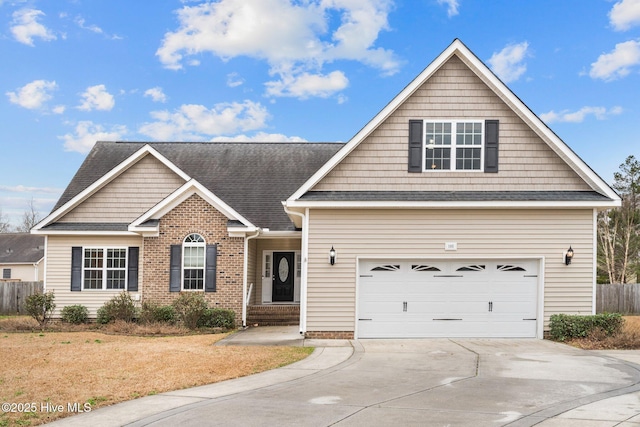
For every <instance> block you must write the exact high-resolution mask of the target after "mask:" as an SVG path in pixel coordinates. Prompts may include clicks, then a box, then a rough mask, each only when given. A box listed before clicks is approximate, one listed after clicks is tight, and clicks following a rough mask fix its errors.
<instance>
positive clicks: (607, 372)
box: [52, 327, 640, 427]
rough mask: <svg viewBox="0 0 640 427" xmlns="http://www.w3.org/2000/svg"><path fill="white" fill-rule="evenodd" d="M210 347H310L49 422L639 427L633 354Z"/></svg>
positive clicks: (325, 345) (340, 344) (263, 333)
mask: <svg viewBox="0 0 640 427" xmlns="http://www.w3.org/2000/svg"><path fill="white" fill-rule="evenodd" d="M219 344H220V345H249V344H251V345H273V344H278V345H297V346H314V347H316V350H315V351H314V353H313V354H312V355H311V356H309V357H308V358H307V359H305V360H302V361H300V362H297V363H295V364H292V365H289V366H286V367H283V368H280V369H276V370H273V371H268V372H263V373H261V374H256V375H252V376H249V377H244V378H239V379H236V380H230V381H225V382H221V383H216V384H211V385H207V386H202V387H196V388H191V389H186V390H179V391H174V392H168V393H162V394H159V395H156V396H148V397H144V398H141V399H136V400H133V401H129V402H124V403H121V404H117V405H113V406H111V407H106V408H101V409H98V410H96V411H92V412H89V413H85V414H81V415H77V416H74V417H70V418H66V419H63V420H60V421H58V422H56V423H52V424H53V425H65V426H87V425H91V426H121V425H130V426H150V425H152V426H174V425H185V426H200V425H231V426H234V425H237V426H245V425H251V426H261V425H265V426H267V425H269V426H272V425H278V426H288V425H291V426H294V425H295V426H300V425H302V426H307V425H308V426H330V425H337V426H360V425H363V426H364V425H367V426H375V425H391V424H398V425H403V426H405V425H430V426H440V425H442V426H445V425H446V426H457V425H459V426H507V425H508V426H533V425H538V426H543V427H555V426H569V427H571V426H581V427H583V426H584V427H591V426H593V427H595V426H598V427H604V426H624V427H631V426H636V427H640V366H639V365H638V363H640V352H638V351H622V352H620V351H598V352H595V351H583V350H579V349H575V348H572V347H569V346H566V345H563V344H558V343H553V342H550V341H542V340H533V339H530V340H526V339H523V340H517V339H505V340H497V339H492V340H488V339H487V340H483V339H424V340H354V341H348V340H342V341H340V340H305V339H303V338H302V337H301V336H300V335H299V334H298V333H297V328H269V327H260V328H254V329H248V330H246V331H241V332H238V333H236V334H233V335H231V336H229V337H228V338H227V339H225V340H223V341H221V342H220V343H219Z"/></svg>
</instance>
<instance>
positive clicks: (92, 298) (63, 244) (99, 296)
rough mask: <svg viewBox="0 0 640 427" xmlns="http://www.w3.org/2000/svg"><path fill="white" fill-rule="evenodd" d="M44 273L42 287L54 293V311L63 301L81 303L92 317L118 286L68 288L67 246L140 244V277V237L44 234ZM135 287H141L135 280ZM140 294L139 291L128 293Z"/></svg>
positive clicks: (69, 277)
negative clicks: (106, 288) (113, 287)
mask: <svg viewBox="0 0 640 427" xmlns="http://www.w3.org/2000/svg"><path fill="white" fill-rule="evenodd" d="M47 241H48V242H47V272H46V273H47V277H46V281H45V287H46V290H47V291H53V292H54V293H55V303H56V306H57V307H56V311H55V313H54V315H55V316H56V317H58V316H59V315H60V310H62V309H63V308H64V307H65V306H67V305H74V304H82V305H84V306H86V307H87V308H88V309H89V317H91V318H95V317H96V311H97V310H98V308H100V307H102V305H103V304H104V303H105V302H107V301H108V300H110V299H111V298H113V297H114V296H116V295H118V294H119V293H120V292H122V291H121V290H109V291H106V290H104V291H103V290H84V289H83V290H82V291H80V292H71V248H72V247H73V246H82V247H104V248H106V247H129V246H137V247H139V248H140V262H139V264H138V269H139V272H138V277H139V279H141V278H142V277H143V274H142V266H143V262H142V260H143V259H144V258H143V247H142V237H137V236H131V237H128V236H123V237H100V236H48V239H47ZM138 291H142V283H141V282H139V283H138ZM134 294H141V292H136V293H132V295H134Z"/></svg>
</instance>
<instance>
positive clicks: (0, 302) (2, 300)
mask: <svg viewBox="0 0 640 427" xmlns="http://www.w3.org/2000/svg"><path fill="white" fill-rule="evenodd" d="M43 289H44V283H43V282H0V314H5V315H6V314H16V313H20V314H24V313H25V310H24V300H25V298H26V297H28V296H29V295H32V294H35V293H36V292H42V291H43Z"/></svg>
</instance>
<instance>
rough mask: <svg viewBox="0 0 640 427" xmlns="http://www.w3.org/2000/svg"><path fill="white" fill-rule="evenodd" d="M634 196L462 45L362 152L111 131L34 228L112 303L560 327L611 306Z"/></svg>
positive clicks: (54, 257)
mask: <svg viewBox="0 0 640 427" xmlns="http://www.w3.org/2000/svg"><path fill="white" fill-rule="evenodd" d="M619 205H620V198H619V196H618V195H617V194H616V193H615V191H613V190H612V189H611V188H610V187H609V186H608V185H607V183H606V182H604V181H603V180H602V179H601V178H600V177H599V176H598V175H597V174H596V173H595V172H594V171H593V170H592V169H590V168H589V166H588V165H586V164H585V163H584V162H583V161H582V160H581V159H580V158H579V157H578V156H577V155H576V154H575V153H574V152H573V151H572V150H571V149H570V148H569V147H568V146H567V145H566V144H565V143H564V142H563V141H561V140H560V139H559V138H558V136H557V135H556V134H554V133H553V132H552V131H551V130H550V129H549V128H548V127H547V126H546V125H545V124H544V123H543V122H542V121H541V120H540V119H539V118H538V117H537V116H536V115H535V114H534V113H533V112H532V111H531V110H529V109H528V108H527V107H526V105H524V104H523V103H522V101H521V100H520V99H519V98H518V97H517V96H516V95H514V94H513V93H512V92H511V91H510V90H509V89H508V88H507V87H506V86H505V85H504V84H503V83H502V82H501V81H500V80H499V79H498V78H497V77H496V76H495V75H494V74H493V73H492V72H491V71H490V70H489V69H488V68H487V67H486V66H485V65H484V64H483V63H482V61H480V60H479V59H478V58H477V57H476V56H475V55H474V54H473V53H472V52H471V51H470V50H469V49H468V48H467V47H466V46H465V45H464V44H463V43H462V42H460V41H459V40H454V41H453V43H452V44H451V45H450V46H449V47H448V48H447V49H446V50H444V51H443V52H442V53H441V54H440V55H439V56H438V57H437V58H436V59H435V61H433V62H432V63H431V64H430V65H429V66H428V67H427V68H426V69H425V70H424V71H422V73H420V75H418V76H417V77H416V78H415V79H414V80H413V81H412V82H411V83H410V84H409V85H408V86H407V87H405V88H404V89H403V90H402V92H400V93H399V94H398V95H397V96H396V97H395V98H394V99H393V100H391V102H390V103H389V104H387V105H386V106H385V107H384V108H383V109H382V111H380V112H379V113H378V114H377V115H376V116H375V117H374V118H373V119H372V120H371V121H370V122H369V123H368V124H366V125H365V126H364V127H363V128H362V130H360V132H358V134H357V135H355V136H354V137H353V138H352V139H351V140H350V141H348V142H347V143H346V144H331V143H329V144H327V143H324V144H320V143H317V144H316V143H303V144H273V143H264V144H254V143H133V142H126V143H125V142H99V143H97V144H96V145H95V147H94V148H93V150H92V151H91V152H90V153H89V155H88V157H87V159H86V160H85V162H84V163H83V165H82V166H81V167H80V169H79V170H78V172H77V174H76V175H75V177H74V178H73V179H72V181H71V183H70V184H69V187H67V189H66V190H65V192H64V194H63V195H62V197H61V199H60V200H59V201H58V204H57V205H56V206H55V208H54V209H53V211H52V213H51V214H50V215H49V216H48V217H46V218H45V219H44V220H43V221H42V222H41V223H40V224H38V225H37V226H36V227H35V228H34V230H33V232H34V233H36V234H40V235H44V236H45V237H46V239H47V255H46V256H47V268H46V273H45V283H46V288H47V290H53V291H55V293H56V302H57V303H58V306H59V307H63V306H64V305H66V304H84V305H86V306H88V307H89V309H90V311H91V313H92V314H94V315H95V311H96V309H97V308H98V307H99V306H100V305H101V304H103V303H104V302H105V301H107V300H108V299H110V298H111V297H113V296H114V295H115V294H117V293H118V292H121V291H122V290H126V291H127V292H130V293H131V294H132V295H133V296H134V298H136V299H141V300H153V301H158V302H161V303H169V302H170V301H172V300H173V299H174V298H175V297H176V296H177V295H178V293H179V292H180V291H185V292H187V291H188V292H192V291H193V292H203V294H204V295H205V298H207V300H208V301H209V302H210V304H212V305H215V306H219V307H226V308H231V309H233V310H235V312H236V313H237V318H238V323H239V324H246V323H247V321H251V310H253V309H256V308H259V309H262V310H264V311H271V312H272V313H273V314H274V315H275V316H278V315H284V313H286V312H287V310H290V309H296V310H298V309H299V315H298V314H296V316H299V322H297V323H299V325H300V332H301V333H303V334H306V336H308V337H325V338H354V337H355V338H373V337H389V338H404V337H538V338H542V336H543V333H544V330H545V328H547V327H548V320H549V317H550V316H551V315H552V314H554V313H570V314H591V313H593V312H594V306H595V301H594V300H595V297H594V290H595V265H596V243H595V241H596V214H597V211H598V210H600V209H607V208H611V207H615V206H619ZM296 313H298V312H297V311H296Z"/></svg>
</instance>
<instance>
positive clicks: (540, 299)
mask: <svg viewBox="0 0 640 427" xmlns="http://www.w3.org/2000/svg"><path fill="white" fill-rule="evenodd" d="M376 260H380V261H386V260H398V261H405V260H412V261H413V260H416V261H420V260H425V261H442V262H452V261H482V260H489V261H499V260H520V261H534V262H536V265H537V267H538V269H539V270H538V285H537V286H538V293H537V301H536V338H537V339H543V338H544V268H545V257H544V256H526V257H521V256H497V255H489V256H482V257H473V256H469V255H461V256H456V255H454V256H426V257H425V256H421V257H414V256H407V255H395V256H394V255H391V256H384V257H383V256H379V257H378V256H373V257H372V256H360V255H358V256H356V269H355V272H356V289H355V310H354V314H355V315H354V319H353V320H354V325H355V326H354V328H353V337H354V338H355V339H358V315H359V313H358V306H359V304H358V298H359V296H360V263H361V262H363V261H376ZM300 307H301V309H302V304H300Z"/></svg>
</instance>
